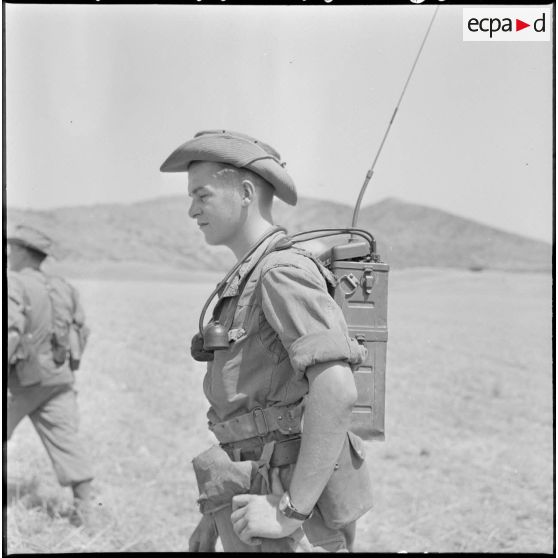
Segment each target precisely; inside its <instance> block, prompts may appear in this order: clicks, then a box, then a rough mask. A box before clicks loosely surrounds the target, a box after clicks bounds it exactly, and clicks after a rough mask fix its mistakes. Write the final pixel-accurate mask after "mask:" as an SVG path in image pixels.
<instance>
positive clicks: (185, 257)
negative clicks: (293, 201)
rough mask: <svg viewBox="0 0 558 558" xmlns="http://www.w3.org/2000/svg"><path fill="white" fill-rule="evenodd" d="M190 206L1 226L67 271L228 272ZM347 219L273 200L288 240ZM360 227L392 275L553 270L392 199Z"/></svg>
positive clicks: (340, 208) (479, 227) (175, 198)
mask: <svg viewBox="0 0 558 558" xmlns="http://www.w3.org/2000/svg"><path fill="white" fill-rule="evenodd" d="M188 204H189V200H188V198H186V197H185V196H183V195H170V196H161V197H157V198H152V199H149V200H141V201H136V202H131V203H101V204H95V205H92V206H73V207H58V208H52V209H45V210H30V209H20V208H15V207H8V208H6V223H7V226H8V230H9V228H11V227H12V226H13V225H14V224H17V223H19V222H27V223H29V224H32V225H33V224H34V225H35V226H37V227H39V228H41V229H43V230H45V232H47V234H50V235H51V236H52V237H53V240H54V241H55V243H56V244H57V246H58V250H57V251H56V252H55V256H56V257H57V259H58V260H59V261H61V262H65V263H66V264H69V265H70V266H71V265H75V266H79V265H80V264H82V265H83V264H85V263H88V264H89V265H92V264H93V263H94V262H99V263H101V262H105V263H106V262H112V263H114V264H124V263H126V262H140V263H144V264H151V265H160V266H167V267H169V268H173V269H182V270H188V271H197V270H208V271H222V270H224V269H227V268H228V267H229V266H230V265H231V264H232V263H233V261H234V259H233V256H232V254H231V253H230V251H229V250H228V249H226V248H224V247H211V246H207V245H206V244H205V242H204V239H203V235H202V233H201V232H200V231H199V229H198V228H197V226H196V223H195V222H194V221H193V220H192V219H190V218H189V217H188V215H187V211H188ZM352 215H353V207H352V206H350V205H349V204H344V203H339V202H334V201H329V200H321V199H318V198H301V199H300V200H299V203H298V204H297V206H295V207H291V206H287V205H286V204H284V203H283V202H281V201H278V202H277V203H276V205H275V207H274V217H275V222H276V223H278V224H280V225H282V226H285V227H286V228H287V230H288V231H289V232H290V233H296V232H300V231H302V230H310V229H316V228H330V227H342V228H345V227H347V225H348V223H351V221H352ZM358 227H359V228H364V229H367V230H369V231H370V232H371V233H372V234H373V235H374V237H375V239H376V242H377V251H378V253H379V254H380V256H381V258H382V260H383V261H385V262H386V263H388V264H390V266H391V267H392V268H406V267H446V268H447V267H449V268H461V269H474V270H481V269H502V270H507V271H550V270H551V269H552V246H551V245H550V244H548V243H545V242H544V241H540V240H535V239H531V238H528V237H524V236H521V235H518V234H514V233H510V232H506V231H502V230H500V229H497V228H495V227H492V226H489V225H485V224H482V223H479V222H477V221H474V220H471V219H467V218H465V217H461V216H459V215H455V214H452V213H449V212H446V211H444V210H441V209H436V208H432V207H428V206H424V205H419V204H415V203H411V202H407V201H402V200H399V199H398V198H393V197H390V198H385V199H383V200H381V201H379V202H377V203H374V204H369V205H366V206H364V207H362V208H361V210H360V213H359V219H358ZM337 239H338V237H337ZM334 241H336V239H331V240H329V244H332V242H334ZM326 244H327V242H326Z"/></svg>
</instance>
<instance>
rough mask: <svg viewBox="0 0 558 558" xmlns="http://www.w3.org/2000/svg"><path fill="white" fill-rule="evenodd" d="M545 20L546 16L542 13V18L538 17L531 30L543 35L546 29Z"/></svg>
mask: <svg viewBox="0 0 558 558" xmlns="http://www.w3.org/2000/svg"><path fill="white" fill-rule="evenodd" d="M545 18H546V14H545V13H543V15H542V17H539V18H538V19H535V22H534V23H533V29H534V30H535V31H536V32H537V33H544V32H545V27H546V19H545ZM539 24H540V25H539Z"/></svg>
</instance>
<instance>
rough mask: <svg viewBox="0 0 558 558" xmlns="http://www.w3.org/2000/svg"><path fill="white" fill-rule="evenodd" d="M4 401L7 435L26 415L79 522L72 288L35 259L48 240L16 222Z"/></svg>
mask: <svg viewBox="0 0 558 558" xmlns="http://www.w3.org/2000/svg"><path fill="white" fill-rule="evenodd" d="M7 242H8V247H9V254H8V263H9V268H10V270H9V271H8V276H7V279H8V360H9V374H8V405H7V423H8V424H7V436H8V439H10V437H11V435H12V433H13V431H14V429H15V428H16V426H17V425H18V424H19V422H20V421H21V420H22V419H23V418H24V417H25V416H28V417H29V418H30V419H31V422H32V423H33V426H34V427H35V430H36V431H37V433H38V435H39V437H40V439H41V441H42V443H43V445H44V447H45V448H46V450H47V452H48V455H49V457H50V459H51V461H52V464H53V467H54V471H55V473H56V476H57V478H58V482H59V483H60V484H61V485H62V486H71V488H72V491H73V497H74V500H73V502H74V506H73V508H72V512H71V513H70V516H69V520H70V522H71V523H72V524H73V525H76V526H79V525H82V524H84V523H87V521H88V519H89V516H90V511H91V498H92V488H91V487H92V485H91V481H92V479H93V473H92V471H91V467H90V464H89V460H88V458H87V455H86V452H85V448H84V447H83V445H82V443H81V442H80V440H79V439H78V420H79V417H78V408H77V401H76V392H75V390H74V389H73V384H74V370H76V369H77V368H78V367H79V360H80V358H81V352H82V351H83V349H84V347H85V343H86V340H87V335H88V329H87V326H86V325H85V315H84V312H83V309H82V307H81V304H80V302H79V298H78V293H77V291H76V290H75V288H74V287H73V286H72V285H70V284H69V283H67V282H66V281H65V280H64V279H62V278H61V277H56V276H52V275H47V274H45V273H44V272H43V271H41V265H42V263H43V261H44V260H45V258H46V257H47V256H48V255H49V254H50V252H51V244H52V242H51V240H50V239H49V238H48V237H47V236H46V235H45V234H43V233H42V232H40V231H38V230H37V229H35V228H32V227H29V226H26V225H20V226H18V227H16V229H15V231H14V234H13V235H11V236H9V237H8V238H7Z"/></svg>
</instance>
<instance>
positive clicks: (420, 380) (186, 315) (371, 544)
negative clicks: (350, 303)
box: [6, 269, 554, 553]
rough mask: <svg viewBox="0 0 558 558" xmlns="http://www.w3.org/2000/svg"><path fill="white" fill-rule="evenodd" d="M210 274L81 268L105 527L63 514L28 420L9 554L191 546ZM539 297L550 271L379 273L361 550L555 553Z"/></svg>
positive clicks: (19, 437) (14, 487)
mask: <svg viewBox="0 0 558 558" xmlns="http://www.w3.org/2000/svg"><path fill="white" fill-rule="evenodd" d="M217 278H218V277H217V276H211V277H210V278H209V280H208V282H206V283H199V282H198V283H188V282H182V283H179V282H164V281H153V282H142V281H92V280H84V279H80V280H76V281H75V284H76V286H77V287H78V288H79V289H80V291H81V293H82V299H83V302H84V304H85V307H86V309H87V310H88V315H89V321H90V325H91V327H92V334H91V338H90V343H89V346H88V350H87V353H86V356H85V358H84V361H83V366H82V369H81V370H80V371H79V372H78V379H77V384H76V387H77V389H78V391H79V403H80V409H81V414H82V419H81V429H82V434H83V437H84V438H85V439H86V440H87V443H88V446H89V450H90V453H91V457H92V460H93V463H94V466H95V470H96V475H97V480H96V483H97V491H98V502H99V504H100V505H99V510H100V511H99V525H98V528H97V529H96V530H95V531H86V530H84V529H83V528H79V529H76V528H73V527H71V526H69V524H68V522H67V519H66V517H65V516H66V514H67V511H68V506H69V504H70V502H71V495H70V492H69V489H61V488H60V487H59V486H58V485H57V483H56V480H55V477H54V474H53V472H52V470H51V467H50V463H49V461H48V458H47V457H46V454H45V453H44V450H43V448H42V446H41V445H40V442H39V440H38V437H37V436H36V434H35V432H34V431H33V429H32V427H31V425H30V423H29V422H27V421H26V422H24V423H22V424H21V425H20V427H19V428H18V430H17V431H16V433H15V434H14V437H13V439H12V440H11V441H10V442H9V445H8V457H7V489H8V507H7V515H6V522H7V550H8V552H9V553H47V552H48V553H52V552H92V551H95V552H108V551H119V552H124V551H129V552H134V551H136V552H137V551H144V552H146V551H184V550H187V541H188V536H189V534H190V532H191V531H192V529H193V527H194V525H195V524H196V522H197V519H198V511H197V507H196V502H195V501H196V497H197V493H196V487H195V480H194V475H193V472H192V469H191V463H190V461H191V459H192V457H193V456H195V455H196V454H197V453H199V452H200V451H202V450H203V449H205V448H206V447H207V446H208V445H210V444H211V443H213V439H212V437H211V435H210V434H209V433H208V431H207V429H206V420H205V412H206V403H205V401H204V397H203V394H202V389H201V384H202V377H203V364H201V363H197V362H195V361H193V360H192V359H191V357H190V355H189V353H188V347H189V341H190V336H191V334H192V333H193V332H194V331H195V328H196V324H197V319H198V311H199V309H200V306H201V304H202V303H203V300H204V297H205V296H206V295H207V294H208V293H209V291H210V290H211V289H212V287H213V286H214V284H215V282H216V280H217ZM551 300H552V277H551V276H550V274H529V273H518V274H506V273H503V272H483V273H472V272H467V271H452V270H445V271H442V270H434V269H409V270H402V271H395V272H392V273H391V276H390V300H389V306H388V308H389V326H390V340H389V342H388V371H387V398H386V433H387V437H386V441H385V442H367V450H368V466H369V468H370V471H371V473H372V475H373V479H374V486H375V496H376V506H375V508H374V509H373V510H372V511H371V512H369V513H368V514H367V515H366V516H365V517H364V518H363V519H362V520H361V521H360V522H359V527H358V531H357V545H356V549H355V550H357V551H361V552H397V551H407V552H427V551H428V552H506V553H508V552H514V553H516V552H539V553H540V552H542V553H552V552H553V547H554V525H553V523H554V521H553V520H554V517H553V473H554V468H553V455H554V454H553V382H552V308H551Z"/></svg>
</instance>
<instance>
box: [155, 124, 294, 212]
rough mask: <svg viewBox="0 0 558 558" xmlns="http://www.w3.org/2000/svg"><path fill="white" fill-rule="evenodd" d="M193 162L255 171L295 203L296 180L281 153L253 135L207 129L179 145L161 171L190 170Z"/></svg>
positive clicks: (281, 195)
mask: <svg viewBox="0 0 558 558" xmlns="http://www.w3.org/2000/svg"><path fill="white" fill-rule="evenodd" d="M194 161H210V162H214V163H225V164H228V165H232V166H234V167H238V168H241V169H248V170H250V171H252V172H255V173H256V174H258V175H259V176H261V177H262V178H263V179H265V180H267V182H269V183H270V184H271V185H272V186H273V188H274V190H275V195H276V196H277V197H278V198H279V199H281V200H283V201H284V202H286V203H288V204H290V205H296V201H297V194H296V187H295V184H294V182H293V179H292V178H291V177H290V176H289V174H288V173H287V171H286V170H285V163H284V162H282V161H281V156H280V155H279V153H278V152H277V151H276V150H275V149H273V147H271V146H270V145H268V144H267V143H264V142H262V141H260V140H258V139H256V138H253V137H252V136H248V135H246V134H242V133H240V132H232V131H229V130H205V131H202V132H198V133H197V134H196V135H195V136H194V138H193V139H191V140H189V141H187V142H186V143H183V144H182V145H181V146H179V147H177V148H176V149H175V150H174V151H173V152H172V153H171V154H170V155H169V157H168V158H167V160H166V161H165V162H164V163H163V164H162V165H161V172H187V171H188V167H189V166H190V164H191V163H193V162H194Z"/></svg>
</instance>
